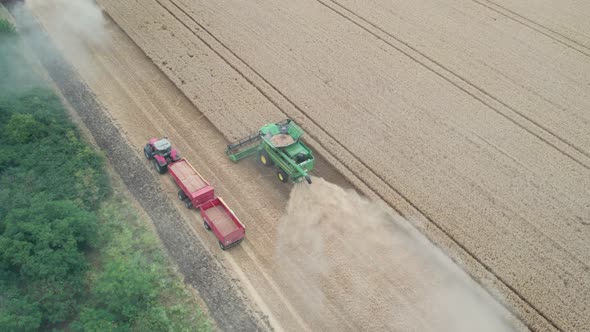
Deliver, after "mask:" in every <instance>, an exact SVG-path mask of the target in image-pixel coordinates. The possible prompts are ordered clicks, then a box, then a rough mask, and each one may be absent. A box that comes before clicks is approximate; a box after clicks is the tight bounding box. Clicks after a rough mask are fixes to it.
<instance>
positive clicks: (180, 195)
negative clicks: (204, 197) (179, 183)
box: [178, 190, 186, 201]
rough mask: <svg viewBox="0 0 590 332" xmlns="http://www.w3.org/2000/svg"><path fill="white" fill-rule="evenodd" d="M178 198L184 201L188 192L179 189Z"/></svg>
mask: <svg viewBox="0 0 590 332" xmlns="http://www.w3.org/2000/svg"><path fill="white" fill-rule="evenodd" d="M178 199H180V200H181V201H184V200H185V199H186V194H185V193H184V191H182V190H179V191H178Z"/></svg>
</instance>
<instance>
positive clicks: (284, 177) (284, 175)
mask: <svg viewBox="0 0 590 332" xmlns="http://www.w3.org/2000/svg"><path fill="white" fill-rule="evenodd" d="M277 178H278V179H279V181H281V182H282V183H287V182H288V181H289V176H288V175H287V173H285V171H283V170H282V169H279V171H278V172H277Z"/></svg>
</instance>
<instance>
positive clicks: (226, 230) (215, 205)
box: [200, 197, 246, 250]
mask: <svg viewBox="0 0 590 332" xmlns="http://www.w3.org/2000/svg"><path fill="white" fill-rule="evenodd" d="M200 210H201V217H203V223H204V225H205V228H206V229H208V230H210V231H213V233H214V234H215V236H216V237H217V239H218V240H219V247H221V249H223V250H225V249H228V248H230V247H233V246H235V245H237V244H239V243H240V242H242V239H243V238H244V236H245V235H246V227H244V225H243V224H242V223H241V222H240V220H239V219H238V218H237V217H236V215H235V214H234V212H233V211H232V210H231V209H230V208H228V207H227V205H226V204H225V202H224V201H223V199H221V197H217V198H215V199H213V200H210V201H208V202H207V203H205V204H203V205H201V208H200Z"/></svg>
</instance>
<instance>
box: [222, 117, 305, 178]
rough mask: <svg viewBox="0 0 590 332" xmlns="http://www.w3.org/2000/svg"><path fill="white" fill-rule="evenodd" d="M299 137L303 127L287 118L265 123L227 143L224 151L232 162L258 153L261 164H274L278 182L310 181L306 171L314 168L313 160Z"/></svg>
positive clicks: (270, 165)
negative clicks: (257, 129)
mask: <svg viewBox="0 0 590 332" xmlns="http://www.w3.org/2000/svg"><path fill="white" fill-rule="evenodd" d="M302 136H303V130H302V129H301V128H300V127H299V126H298V125H297V124H295V122H293V121H292V120H290V119H286V120H284V121H281V122H277V123H272V124H267V125H265V126H263V127H262V128H261V129H260V130H259V131H258V133H256V134H252V135H250V136H248V137H245V138H243V139H241V140H239V141H237V142H235V143H233V144H230V145H228V146H227V149H226V153H227V155H228V156H229V158H230V159H231V160H232V161H234V162H238V161H240V160H242V159H244V158H246V157H249V156H251V155H254V154H257V155H258V160H259V161H260V163H261V164H262V165H264V166H267V167H272V166H276V167H277V178H278V179H279V181H281V182H283V183H286V182H288V181H289V180H291V181H293V182H300V181H302V180H303V179H305V180H306V181H307V182H308V183H310V184H311V177H310V176H309V174H308V173H309V172H310V171H311V170H312V169H313V167H314V164H315V159H314V156H313V153H312V151H311V149H310V148H309V147H307V146H306V145H305V144H304V143H303V141H301V137H302Z"/></svg>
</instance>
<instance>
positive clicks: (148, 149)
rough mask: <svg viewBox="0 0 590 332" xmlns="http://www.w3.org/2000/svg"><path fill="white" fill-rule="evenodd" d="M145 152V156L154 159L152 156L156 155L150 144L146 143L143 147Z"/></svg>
mask: <svg viewBox="0 0 590 332" xmlns="http://www.w3.org/2000/svg"><path fill="white" fill-rule="evenodd" d="M143 154H144V155H145V158H146V159H147V160H152V158H153V157H154V155H153V154H152V148H151V147H150V145H149V144H146V146H145V147H144V148H143Z"/></svg>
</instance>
